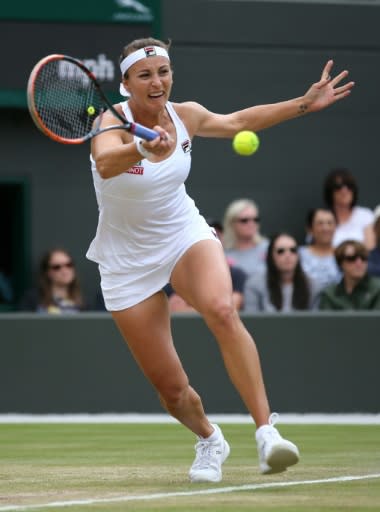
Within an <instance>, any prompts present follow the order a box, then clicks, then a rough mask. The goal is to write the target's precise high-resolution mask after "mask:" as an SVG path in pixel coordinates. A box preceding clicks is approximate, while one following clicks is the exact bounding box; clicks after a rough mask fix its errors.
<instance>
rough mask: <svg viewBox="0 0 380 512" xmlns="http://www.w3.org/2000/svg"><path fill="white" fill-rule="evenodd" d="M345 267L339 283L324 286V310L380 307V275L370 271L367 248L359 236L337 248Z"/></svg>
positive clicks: (336, 252) (342, 266) (321, 304)
mask: <svg viewBox="0 0 380 512" xmlns="http://www.w3.org/2000/svg"><path fill="white" fill-rule="evenodd" d="M335 258H336V261H337V263H338V265H339V267H340V268H341V270H342V273H343V278H342V280H341V282H340V283H339V284H334V285H331V286H328V287H327V288H325V289H324V290H323V291H322V293H321V297H320V303H319V308H320V309H322V310H353V309H356V310H371V309H376V310H378V309H380V279H378V278H376V277H372V276H370V275H368V261H367V260H368V251H367V249H366V247H365V246H364V244H362V243H361V242H358V241H356V240H346V241H344V242H342V243H341V244H340V245H338V247H337V248H336V249H335Z"/></svg>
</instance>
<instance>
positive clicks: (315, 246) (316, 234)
mask: <svg viewBox="0 0 380 512" xmlns="http://www.w3.org/2000/svg"><path fill="white" fill-rule="evenodd" d="M306 228H307V233H308V239H309V240H310V243H309V245H304V246H302V247H300V248H299V255H300V261H301V265H302V268H303V270H304V272H305V273H306V274H307V275H308V276H309V278H311V279H312V280H313V281H314V282H315V283H316V284H318V286H319V287H320V288H325V287H326V286H328V285H330V284H334V283H338V282H339V281H340V280H341V277H342V275H341V272H340V270H339V267H338V265H337V264H336V260H335V256H334V248H333V246H332V239H333V236H334V232H335V228H336V221H335V217H334V214H333V212H332V211H331V210H328V209H327V208H314V209H312V210H310V212H309V213H308V215H307V218H306Z"/></svg>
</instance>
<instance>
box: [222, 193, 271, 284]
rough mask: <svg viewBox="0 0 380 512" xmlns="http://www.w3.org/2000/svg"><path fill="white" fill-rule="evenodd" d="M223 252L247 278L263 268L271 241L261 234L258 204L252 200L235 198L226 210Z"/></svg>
mask: <svg viewBox="0 0 380 512" xmlns="http://www.w3.org/2000/svg"><path fill="white" fill-rule="evenodd" d="M223 227H224V249H225V253H226V255H227V257H228V258H229V259H230V261H231V262H233V264H234V265H236V266H238V267H240V268H241V269H242V270H244V272H245V273H246V274H247V276H250V275H252V274H254V273H255V272H257V271H258V270H259V269H260V268H263V267H264V263H265V257H266V253H267V249H268V240H267V239H266V238H265V237H263V236H262V235H261V234H260V217H259V210H258V207H257V205H256V204H255V203H254V202H253V201H252V200H250V199H236V200H235V201H232V203H230V204H229V206H228V207H227V209H226V211H225V215H224V221H223Z"/></svg>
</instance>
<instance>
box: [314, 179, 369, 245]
mask: <svg viewBox="0 0 380 512" xmlns="http://www.w3.org/2000/svg"><path fill="white" fill-rule="evenodd" d="M358 194H359V187H358V185H357V183H356V180H355V178H354V177H353V175H352V174H351V173H350V172H349V171H348V170H347V169H334V170H333V171H331V172H330V173H329V174H328V175H327V177H326V180H325V184H324V198H325V202H326V205H327V206H328V208H330V209H331V210H332V211H333V212H334V215H335V218H336V222H337V227H336V230H335V233H334V237H333V246H334V247H337V246H338V245H339V244H340V243H341V242H343V241H344V240H357V241H359V242H363V243H364V244H367V240H366V239H365V234H366V228H367V226H368V225H370V224H371V223H372V222H373V212H372V210H370V209H369V208H366V207H363V206H357V201H358Z"/></svg>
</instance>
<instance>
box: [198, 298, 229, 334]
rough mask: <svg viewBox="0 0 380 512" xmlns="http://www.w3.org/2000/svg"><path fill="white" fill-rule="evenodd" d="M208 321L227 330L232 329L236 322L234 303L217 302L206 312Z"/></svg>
mask: <svg viewBox="0 0 380 512" xmlns="http://www.w3.org/2000/svg"><path fill="white" fill-rule="evenodd" d="M205 317H206V320H207V321H208V322H210V323H215V324H218V325H220V326H224V327H225V328H228V327H232V326H233V325H234V324H235V321H236V309H235V307H234V305H233V304H232V301H231V302H230V301H228V302H227V301H219V300H216V301H214V302H213V303H212V304H210V305H209V307H208V308H207V310H206V312H205Z"/></svg>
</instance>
